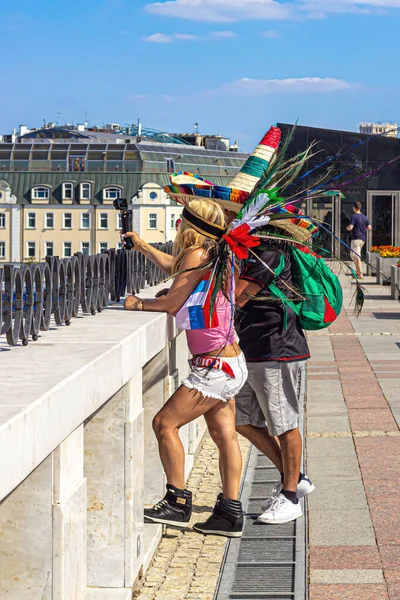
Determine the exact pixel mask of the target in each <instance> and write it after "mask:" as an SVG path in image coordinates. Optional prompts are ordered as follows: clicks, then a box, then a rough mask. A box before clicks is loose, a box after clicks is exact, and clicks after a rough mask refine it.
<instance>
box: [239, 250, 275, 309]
mask: <svg viewBox="0 0 400 600" xmlns="http://www.w3.org/2000/svg"><path fill="white" fill-rule="evenodd" d="M254 254H255V255H256V256H255V257H254V258H253V257H252V258H251V259H250V261H249V262H248V263H247V266H246V268H245V270H244V272H243V273H242V275H241V276H240V280H239V282H238V284H237V286H236V306H238V307H239V308H240V307H242V306H244V305H245V304H246V303H247V302H248V301H249V300H251V299H252V297H254V296H256V295H257V294H258V292H260V290H264V289H265V288H267V287H268V286H269V285H270V284H271V283H272V281H273V279H274V276H275V275H274V270H275V269H276V268H277V267H278V265H279V263H280V259H281V255H280V253H279V252H277V251H261V252H257V251H256V252H254ZM257 257H258V258H257Z"/></svg>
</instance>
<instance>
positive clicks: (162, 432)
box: [124, 200, 247, 537]
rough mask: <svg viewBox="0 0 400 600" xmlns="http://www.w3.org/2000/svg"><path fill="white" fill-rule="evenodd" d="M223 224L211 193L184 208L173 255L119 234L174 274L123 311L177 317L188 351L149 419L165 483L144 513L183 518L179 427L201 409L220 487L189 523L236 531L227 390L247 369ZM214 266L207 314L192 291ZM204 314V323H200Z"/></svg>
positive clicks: (236, 477) (236, 467)
mask: <svg viewBox="0 0 400 600" xmlns="http://www.w3.org/2000/svg"><path fill="white" fill-rule="evenodd" d="M225 231H226V226H225V218H224V213H223V210H222V208H221V207H220V206H219V205H218V204H216V203H215V202H213V201H212V200H192V201H191V202H190V203H189V204H188V205H186V206H185V208H184V210H183V214H182V223H181V224H180V226H179V229H178V233H177V237H176V240H175V243H174V246H173V255H172V256H170V255H168V254H165V253H163V252H160V251H159V250H157V249H155V248H153V246H150V245H149V244H147V243H146V242H144V241H143V240H142V239H140V237H139V236H138V235H137V234H136V233H135V232H129V233H127V234H125V237H130V238H132V240H133V243H134V247H135V249H136V250H138V251H139V252H141V253H142V254H144V255H145V256H147V257H148V258H149V259H150V260H151V261H152V262H154V263H155V264H156V265H157V266H158V267H160V268H161V269H162V270H163V271H164V272H165V273H167V274H168V275H173V276H174V281H173V284H172V286H171V288H170V289H169V290H168V292H167V293H166V294H165V295H158V297H156V298H155V299H154V300H147V299H145V300H140V299H139V298H137V297H136V296H129V297H128V298H127V299H126V300H125V304H124V306H125V308H126V309H127V310H145V311H155V312H166V313H169V314H172V315H174V316H176V318H177V324H178V326H180V327H182V328H185V329H186V330H187V331H186V334H187V342H188V346H189V350H190V352H191V353H192V355H193V358H192V360H191V361H190V364H191V371H190V374H189V376H188V377H187V378H186V379H184V380H183V381H182V384H181V386H180V387H179V388H178V390H177V391H176V392H175V393H174V394H173V395H172V396H171V398H170V399H169V400H168V401H167V402H166V404H165V405H164V406H163V408H162V409H161V410H160V411H159V413H158V414H157V415H156V416H155V418H154V421H153V429H154V432H155V434H156V436H157V440H158V444H159V451H160V458H161V462H162V464H163V467H164V470H165V473H166V476H167V482H168V483H167V493H166V495H165V497H164V498H163V500H161V501H160V502H158V504H156V505H155V506H154V507H153V508H151V509H146V510H145V517H146V518H147V519H149V520H150V521H154V522H156V523H165V524H168V525H177V526H186V525H187V523H188V522H189V520H190V517H191V513H192V493H191V492H190V491H189V490H186V489H185V469H184V460H185V454H184V449H183V445H182V442H181V440H180V437H179V429H180V427H182V426H183V425H186V424H187V423H190V422H191V421H193V420H194V419H197V418H198V417H200V416H201V415H204V418H205V420H206V422H207V426H208V430H209V432H210V435H211V437H212V439H213V440H214V442H215V444H216V445H217V447H218V450H219V454H220V460H219V464H220V472H221V479H222V494H220V495H219V496H218V500H217V503H216V505H215V507H214V511H213V513H212V515H211V516H210V517H209V519H208V520H207V521H206V522H205V523H196V524H195V525H194V529H195V530H197V531H200V532H202V533H205V534H207V533H212V534H217V535H224V536H227V537H240V536H241V535H242V528H243V515H242V505H241V502H239V501H238V494H239V484H240V475H241V464H242V457H241V453H240V449H239V444H238V440H237V435H236V430H235V401H234V396H235V394H237V393H238V392H239V390H240V389H241V387H242V386H243V384H244V382H245V380H246V378H247V368H246V363H245V360H244V357H243V355H242V353H241V351H240V349H239V346H238V345H237V344H236V342H235V336H234V328H233V298H234V277H233V258H232V256H231V255H230V253H229V252H227V251H226V250H224V249H223V247H222V246H221V241H222V236H223V234H224V233H225ZM215 273H220V274H222V278H221V277H218V280H219V281H221V284H220V285H221V289H219V290H218V292H217V295H216V300H215V308H214V311H212V310H211V311H210V312H211V313H212V314H211V316H209V317H207V316H206V317H204V314H203V310H202V308H201V307H200V306H199V305H198V304H197V306H196V298H198V297H199V296H200V297H202V298H203V300H202V302H204V297H203V294H204V293H206V295H207V291H208V290H209V289H210V282H211V281H214V282H215V280H216V278H215V277H213V275H215ZM194 291H196V293H195V294H193V292H194ZM188 306H190V309H189V308H188ZM199 311H200V313H199ZM204 318H205V321H206V323H202V322H201V321H202V319H204ZM196 322H197V325H196ZM205 324H206V327H204V325H205ZM198 327H201V328H198Z"/></svg>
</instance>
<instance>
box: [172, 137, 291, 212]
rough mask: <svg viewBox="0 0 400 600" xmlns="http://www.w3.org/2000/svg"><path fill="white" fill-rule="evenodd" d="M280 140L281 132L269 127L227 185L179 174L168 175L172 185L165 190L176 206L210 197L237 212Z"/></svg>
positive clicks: (262, 173) (272, 158) (270, 160)
mask: <svg viewBox="0 0 400 600" xmlns="http://www.w3.org/2000/svg"><path fill="white" fill-rule="evenodd" d="M280 141H281V130H280V129H279V128H278V127H271V128H270V130H269V131H268V133H266V134H265V136H264V137H263V139H262V140H261V142H260V143H259V144H258V146H257V148H256V149H255V150H254V152H253V154H252V155H251V156H250V157H249V158H248V159H247V160H246V162H245V163H244V165H243V167H242V168H241V169H240V171H239V172H238V173H237V174H236V175H235V177H234V178H233V180H232V181H231V182H230V184H229V186H222V185H215V184H213V183H211V181H207V180H206V179H203V178H201V177H199V176H198V175H193V173H187V172H180V173H174V174H173V175H171V177H170V181H171V183H170V185H167V186H165V187H164V190H165V191H166V193H167V194H168V195H169V196H170V197H171V198H172V199H173V200H175V201H176V202H179V204H186V202H189V201H190V200H194V199H195V198H196V197H197V198H211V199H213V200H215V201H216V202H218V204H220V205H221V206H222V207H223V208H225V209H227V210H230V211H233V212H236V213H238V212H239V211H240V209H241V207H242V206H243V204H244V203H245V202H246V201H247V199H248V198H249V196H250V194H251V192H252V191H253V190H254V188H255V187H256V185H257V184H258V182H259V181H260V179H261V177H262V176H263V175H264V174H265V171H266V170H267V168H268V166H269V165H270V164H271V163H272V161H273V160H274V158H275V155H276V152H277V149H278V146H279V143H280Z"/></svg>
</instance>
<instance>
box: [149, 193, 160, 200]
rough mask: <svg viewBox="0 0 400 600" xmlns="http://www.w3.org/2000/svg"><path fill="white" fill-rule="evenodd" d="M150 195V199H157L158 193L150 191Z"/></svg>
mask: <svg viewBox="0 0 400 600" xmlns="http://www.w3.org/2000/svg"><path fill="white" fill-rule="evenodd" d="M149 197H150V200H157V198H158V194H157V192H150V194H149Z"/></svg>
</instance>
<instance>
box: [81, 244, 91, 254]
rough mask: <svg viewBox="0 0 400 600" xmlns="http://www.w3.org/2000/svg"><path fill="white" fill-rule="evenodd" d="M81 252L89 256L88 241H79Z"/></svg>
mask: <svg viewBox="0 0 400 600" xmlns="http://www.w3.org/2000/svg"><path fill="white" fill-rule="evenodd" d="M81 252H82V254H84V255H85V256H89V254H90V242H81Z"/></svg>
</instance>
